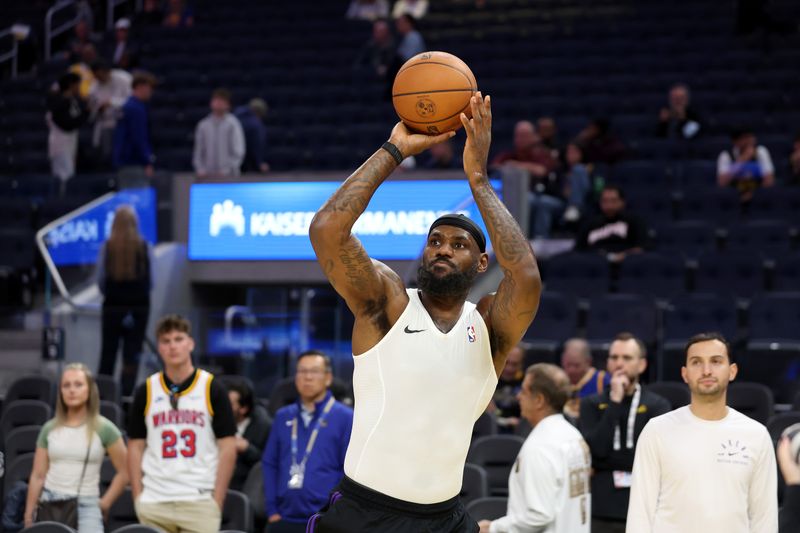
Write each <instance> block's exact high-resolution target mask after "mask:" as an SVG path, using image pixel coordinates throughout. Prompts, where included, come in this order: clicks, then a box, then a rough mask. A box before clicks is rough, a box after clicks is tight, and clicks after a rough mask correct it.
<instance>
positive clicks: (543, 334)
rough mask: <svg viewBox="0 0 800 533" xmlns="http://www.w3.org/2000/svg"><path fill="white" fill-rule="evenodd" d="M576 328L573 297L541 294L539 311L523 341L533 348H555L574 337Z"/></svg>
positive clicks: (576, 311)
mask: <svg viewBox="0 0 800 533" xmlns="http://www.w3.org/2000/svg"><path fill="white" fill-rule="evenodd" d="M577 328H578V305H577V302H576V301H575V297H574V296H572V295H570V294H561V293H558V292H553V291H545V292H543V293H542V297H541V300H540V301H539V310H538V311H537V313H536V318H534V320H533V323H532V324H531V325H530V327H528V331H526V332H525V336H524V337H523V340H524V341H525V342H527V343H529V344H532V345H534V347H537V346H541V345H546V346H548V347H553V348H555V347H556V346H557V345H558V344H559V343H561V342H563V341H564V339H568V338H570V337H574V336H575V334H576V331H577Z"/></svg>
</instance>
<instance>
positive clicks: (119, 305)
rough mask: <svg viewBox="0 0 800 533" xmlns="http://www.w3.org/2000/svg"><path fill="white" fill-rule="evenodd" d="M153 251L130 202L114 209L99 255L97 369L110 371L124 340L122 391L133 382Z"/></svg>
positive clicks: (108, 373)
mask: <svg viewBox="0 0 800 533" xmlns="http://www.w3.org/2000/svg"><path fill="white" fill-rule="evenodd" d="M152 275H153V255H152V250H151V249H150V246H149V245H148V244H147V241H145V240H144V238H143V237H142V235H141V233H139V220H138V217H137V216H136V211H134V210H133V208H132V207H131V206H128V205H123V206H120V207H118V208H117V210H116V212H115V213H114V221H113V222H112V223H111V234H110V235H109V237H108V240H107V241H106V242H105V243H103V246H102V247H101V248H100V253H99V254H98V258H97V286H98V288H99V289H100V292H101V293H102V294H103V311H102V332H103V337H102V344H101V349H100V370H99V373H100V374H104V375H106V376H114V370H115V367H116V364H117V350H118V349H119V345H120V341H121V342H122V394H123V396H130V395H131V394H132V393H133V387H134V386H135V385H136V373H137V372H138V370H139V354H140V353H141V351H142V342H143V341H144V334H145V329H146V328H147V319H148V317H149V316H150V290H151V289H152V287H153V282H152Z"/></svg>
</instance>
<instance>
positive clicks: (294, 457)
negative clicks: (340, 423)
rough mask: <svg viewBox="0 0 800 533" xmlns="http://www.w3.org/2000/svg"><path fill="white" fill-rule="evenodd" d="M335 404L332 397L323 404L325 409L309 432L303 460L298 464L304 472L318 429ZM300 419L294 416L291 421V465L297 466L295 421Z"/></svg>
mask: <svg viewBox="0 0 800 533" xmlns="http://www.w3.org/2000/svg"><path fill="white" fill-rule="evenodd" d="M334 402H335V400H334V398H333V396H331V397H330V399H329V400H328V403H326V404H325V409H323V410H322V414H320V415H319V418H318V419H317V422H316V424H314V430H313V431H312V432H311V437H309V439H308V444H307V445H306V453H305V455H304V456H303V460H302V461H301V462H300V466H301V467H302V468H303V470H305V466H306V462H307V461H308V456H309V455H310V454H311V450H313V449H314V443H315V442H316V440H317V435H318V434H319V427H320V426H321V425H322V423H323V422H324V420H325V417H326V416H327V415H328V413H329V412H330V411H331V409H332V408H333V403H334ZM298 418H300V415H298V416H296V417H295V419H294V420H292V465H293V466H294V465H297V464H298V463H297V423H298V422H297V419H298Z"/></svg>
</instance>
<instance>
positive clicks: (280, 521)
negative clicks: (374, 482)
mask: <svg viewBox="0 0 800 533" xmlns="http://www.w3.org/2000/svg"><path fill="white" fill-rule="evenodd" d="M332 381H333V373H332V372H331V360H330V358H329V357H328V356H326V355H325V354H323V353H322V352H318V351H308V352H304V353H302V354H300V356H299V357H298V359H297V372H296V374H295V381H294V382H295V386H296V387H297V392H298V393H299V395H300V396H299V398H298V399H297V401H296V402H295V403H293V404H290V405H287V406H285V407H283V408H281V409H279V410H278V412H277V413H276V414H275V421H274V422H273V424H272V431H271V432H270V435H269V440H268V441H267V448H266V450H265V451H264V457H263V459H262V464H263V467H264V493H265V495H266V509H267V516H268V517H269V523H270V525H269V531H270V533H293V532H295V531H296V532H298V533H305V531H306V523H307V522H308V518H309V517H310V516H311V515H313V514H314V513H315V512H316V511H317V510H318V509H319V508H321V507H322V506H323V505H325V503H326V502H327V501H328V495H329V494H330V492H331V491H332V490H333V488H334V487H336V485H337V484H338V483H339V482H340V481H341V480H342V476H343V475H344V457H345V452H346V451H347V445H348V443H349V442H350V430H351V427H352V425H353V411H352V410H351V409H350V408H349V407H347V406H346V405H344V404H343V403H340V402H338V401H336V400H335V399H334V397H333V395H332V394H331V391H330V386H331V382H332Z"/></svg>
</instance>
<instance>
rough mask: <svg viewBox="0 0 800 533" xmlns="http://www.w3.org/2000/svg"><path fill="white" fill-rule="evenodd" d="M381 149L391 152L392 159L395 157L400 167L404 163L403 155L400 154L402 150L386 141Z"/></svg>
mask: <svg viewBox="0 0 800 533" xmlns="http://www.w3.org/2000/svg"><path fill="white" fill-rule="evenodd" d="M381 148H383V149H384V150H386V151H387V152H389V153H390V154H391V155H392V157H394V160H395V161H397V164H398V165H399V164H400V163H402V162H403V154H402V153H401V152H400V149H399V148H398V147H397V146H395V145H393V144H392V143H390V142H389V141H386V142H385V143H383V144H382V145H381Z"/></svg>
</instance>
